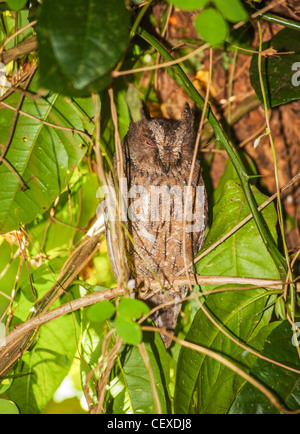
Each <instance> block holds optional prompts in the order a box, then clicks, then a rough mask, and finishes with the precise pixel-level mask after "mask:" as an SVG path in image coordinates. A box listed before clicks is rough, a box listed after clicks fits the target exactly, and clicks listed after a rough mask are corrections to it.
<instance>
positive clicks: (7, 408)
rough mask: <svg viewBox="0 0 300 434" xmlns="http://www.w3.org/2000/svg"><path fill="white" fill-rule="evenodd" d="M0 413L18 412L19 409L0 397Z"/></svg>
mask: <svg viewBox="0 0 300 434" xmlns="http://www.w3.org/2000/svg"><path fill="white" fill-rule="evenodd" d="M0 414H19V410H18V407H17V406H16V404H14V403H13V402H12V401H8V399H0Z"/></svg>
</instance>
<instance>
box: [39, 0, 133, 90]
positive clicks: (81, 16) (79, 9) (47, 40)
mask: <svg viewBox="0 0 300 434" xmlns="http://www.w3.org/2000/svg"><path fill="white" fill-rule="evenodd" d="M37 35H38V41H39V55H40V62H41V71H42V72H46V71H47V70H48V73H47V75H46V76H44V74H43V73H42V76H43V83H44V85H47V87H48V88H49V89H53V84H52V78H54V76H55V74H56V73H57V72H59V73H60V75H61V76H63V78H64V81H67V80H69V82H70V86H71V87H74V89H75V90H79V91H82V90H85V89H88V87H89V86H91V87H95V89H97V88H98V90H101V89H103V83H102V81H101V80H100V82H99V83H100V84H96V85H95V86H94V84H95V83H96V82H97V80H99V79H101V78H103V77H105V75H106V74H108V73H109V72H110V71H111V69H112V68H113V67H114V66H115V64H116V63H117V61H118V60H119V58H120V56H121V55H122V53H123V52H124V50H125V48H126V46H127V42H128V35H129V13H128V11H127V9H126V8H125V5H124V2H120V1H119V0H111V1H110V2H107V1H106V0H75V1H74V0H65V1H63V2H61V1H60V0H45V1H44V2H43V4H42V11H41V14H40V17H39V21H38V25H37ZM55 81H56V80H55ZM104 81H105V85H106V86H107V85H108V83H109V77H108V76H107V77H106V78H104ZM104 87H105V86H104Z"/></svg>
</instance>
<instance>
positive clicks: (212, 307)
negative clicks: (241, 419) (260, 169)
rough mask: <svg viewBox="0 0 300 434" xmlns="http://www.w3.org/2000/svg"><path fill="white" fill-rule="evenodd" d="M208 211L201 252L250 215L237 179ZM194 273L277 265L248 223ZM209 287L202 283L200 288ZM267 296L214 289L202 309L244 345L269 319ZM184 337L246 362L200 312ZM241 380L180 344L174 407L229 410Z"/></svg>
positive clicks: (261, 270) (269, 274)
mask: <svg viewBox="0 0 300 434" xmlns="http://www.w3.org/2000/svg"><path fill="white" fill-rule="evenodd" d="M253 192H254V195H255V198H256V200H257V202H258V203H262V202H263V201H264V200H265V196H264V195H263V194H261V193H260V192H259V191H258V190H257V189H256V188H253ZM213 214H214V220H213V225H212V227H211V230H210V232H209V234H208V236H207V239H206V242H205V246H204V248H203V250H205V249H206V248H207V247H209V246H210V245H211V244H212V243H214V242H215V241H217V240H218V239H219V238H221V236H222V235H224V234H225V233H227V232H228V231H229V230H230V229H232V228H233V227H234V226H235V225H236V224H237V223H238V222H240V221H241V220H242V219H243V218H244V217H246V216H247V215H248V214H249V208H248V205H247V202H246V200H245V197H244V194H243V191H242V189H241V187H240V185H239V184H238V182H236V181H229V182H227V183H226V184H225V187H224V190H223V194H222V195H220V198H219V200H218V202H217V203H216V205H215V207H214V212H213ZM263 215H264V217H265V220H266V221H267V223H268V225H269V228H270V230H271V232H272V234H273V236H274V238H276V232H275V224H276V212H275V209H274V206H273V205H271V206H269V207H268V208H266V209H265V210H264V212H263ZM197 271H198V273H200V274H203V275H231V276H245V277H260V278H263V277H265V278H278V272H277V269H276V267H275V265H274V263H273V261H272V259H271V258H270V256H269V254H268V252H267V249H266V247H265V246H264V244H263V242H262V240H261V238H260V235H259V233H258V230H257V228H256V226H255V224H254V222H252V221H250V222H249V223H247V224H246V225H245V226H244V227H242V228H241V229H240V230H239V231H237V232H236V233H235V234H234V235H232V236H231V237H230V238H229V239H227V240H226V241H225V242H223V243H222V244H221V245H219V246H218V247H217V248H216V249H215V250H213V251H212V252H211V253H210V254H208V255H207V256H205V257H204V258H203V260H202V261H201V262H200V264H199V265H198V266H197ZM213 288H215V287H212V286H202V287H201V289H202V290H204V291H205V290H208V289H210V290H211V289H213ZM269 294H270V292H267V291H265V290H262V289H260V290H247V291H228V292H224V293H216V294H212V295H210V296H209V297H207V299H206V300H205V307H206V309H207V310H208V311H209V312H210V314H211V315H212V316H213V317H214V318H215V320H217V322H218V323H219V325H221V327H223V328H224V329H226V330H227V331H228V330H229V331H230V332H231V334H232V335H233V336H235V337H238V338H239V339H241V340H242V341H243V342H247V343H249V342H251V340H252V339H254V338H255V336H256V335H257V333H258V332H259V330H260V329H261V328H262V327H264V326H265V325H266V324H267V323H268V321H269V319H270V315H271V311H272V310H271V309H269V310H267V311H266V312H265V313H264V312H263V309H264V308H265V305H266V303H267V301H268V296H269ZM202 301H203V302H204V300H202ZM187 340H188V341H191V342H194V343H197V344H199V345H202V346H205V347H207V348H210V349H213V350H215V351H217V352H221V354H223V355H226V356H228V357H229V358H231V359H233V360H234V361H236V362H237V363H238V364H242V366H244V367H247V366H248V365H249V360H247V357H248V356H249V354H248V353H247V352H246V353H245V351H244V350H243V349H241V348H240V347H238V346H237V345H236V344H234V343H233V342H232V341H230V340H229V339H228V338H227V337H225V336H224V335H223V334H222V333H221V331H220V330H219V329H218V328H217V327H215V326H214V325H213V324H212V323H211V321H210V320H209V319H208V318H207V317H206V315H205V314H204V313H203V312H202V311H201V310H199V311H198V313H197V315H196V316H195V319H194V321H193V324H192V326H191V328H190V331H189V333H188V334H187ZM251 360H252V359H251ZM242 381H243V380H242V379H241V378H239V377H237V376H236V375H235V374H234V373H233V372H231V371H230V370H229V369H228V368H225V367H224V366H223V365H221V364H220V363H218V362H216V361H214V360H212V359H210V358H208V357H206V356H205V355H202V354H200V353H196V352H194V351H191V350H189V349H187V348H182V350H181V353H180V356H179V360H178V367H177V379H176V391H175V411H177V412H178V413H188V412H189V411H196V412H199V413H224V412H226V411H228V408H229V407H230V405H231V403H232V401H233V399H234V398H235V396H236V394H237V392H238V390H239V387H240V385H241V384H242ZM193 409H194V410H193Z"/></svg>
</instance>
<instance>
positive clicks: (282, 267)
mask: <svg viewBox="0 0 300 434" xmlns="http://www.w3.org/2000/svg"><path fill="white" fill-rule="evenodd" d="M137 33H138V34H139V35H140V36H141V37H142V38H143V39H145V40H146V41H147V42H148V43H149V44H150V45H152V46H153V47H154V48H155V49H156V50H157V51H158V52H159V53H160V54H161V55H162V56H163V57H164V58H165V59H166V60H167V61H172V60H174V59H173V58H172V56H171V55H170V54H169V52H168V51H167V50H166V49H165V47H164V46H163V45H162V44H161V43H160V42H159V41H158V40H157V39H156V38H155V37H154V36H153V35H150V34H149V33H148V32H147V31H146V30H144V29H142V28H141V27H139V28H138V29H137ZM172 69H173V71H174V72H175V74H176V76H177V77H178V78H179V79H180V81H181V82H182V84H183V86H184V88H185V90H186V91H187V93H188V94H189V96H190V97H191V99H192V100H193V101H195V102H196V103H197V104H198V105H199V107H200V108H201V109H203V107H204V99H203V98H202V97H201V95H200V94H199V93H198V91H197V90H196V89H195V87H194V86H193V84H192V82H191V81H190V79H189V78H188V77H187V75H186V74H185V73H184V71H183V70H182V69H181V67H180V66H179V65H173V66H172ZM177 77H176V78H177ZM205 116H206V118H207V119H208V122H209V123H210V125H211V127H212V129H213V131H214V133H215V136H216V140H218V141H219V142H220V143H221V144H222V145H223V147H224V148H225V150H226V152H227V154H228V156H229V158H230V159H231V161H232V164H233V165H234V167H235V169H236V171H237V174H238V176H239V179H240V181H241V185H242V188H243V191H244V194H245V197H246V200H247V202H248V205H249V207H250V210H251V212H252V215H253V218H254V220H255V223H256V225H257V228H258V231H259V233H260V235H261V238H262V240H263V242H264V244H265V246H266V248H267V250H268V252H269V253H270V255H271V257H272V259H273V261H274V263H275V265H276V267H277V269H278V272H279V274H280V277H281V280H282V281H285V278H286V267H287V265H286V261H285V259H284V258H283V257H282V255H281V253H280V252H279V250H278V248H277V245H276V243H275V241H274V239H273V237H272V235H271V234H270V232H269V230H268V228H267V226H266V224H265V221H264V219H263V217H262V215H261V214H260V213H259V211H258V210H257V204H256V201H255V198H254V196H253V193H252V190H251V188H250V185H249V177H248V175H247V173H246V170H245V168H244V165H243V163H242V161H241V159H240V156H239V154H238V153H237V151H236V149H235V148H234V147H233V145H232V144H231V143H230V142H229V140H228V139H227V137H226V135H225V133H224V131H223V129H222V127H221V125H220V123H219V122H218V120H217V119H216V117H215V115H214V114H213V112H212V109H211V107H210V105H209V104H208V106H207V109H206V113H205Z"/></svg>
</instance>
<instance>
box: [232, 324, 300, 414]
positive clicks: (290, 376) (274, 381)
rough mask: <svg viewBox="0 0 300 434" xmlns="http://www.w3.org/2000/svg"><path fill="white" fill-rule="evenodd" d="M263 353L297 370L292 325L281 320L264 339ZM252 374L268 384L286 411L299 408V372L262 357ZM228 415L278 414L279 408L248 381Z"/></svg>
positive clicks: (298, 366) (299, 363)
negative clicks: (281, 366)
mask: <svg viewBox="0 0 300 434" xmlns="http://www.w3.org/2000/svg"><path fill="white" fill-rule="evenodd" d="M262 354H263V355H264V356H266V357H269V358H271V359H273V360H276V361H278V362H281V363H284V364H286V365H288V366H290V367H293V368H296V369H298V370H299V369H300V362H299V356H298V354H297V350H296V347H294V346H293V345H292V328H291V325H290V324H289V322H288V321H283V322H282V323H281V324H280V325H278V326H277V327H276V328H275V330H273V331H272V333H271V334H270V335H269V336H268V338H267V339H266V342H265V345H264V350H263V352H262ZM251 375H252V376H254V377H255V378H256V379H257V380H259V381H261V382H262V383H263V384H264V385H265V386H267V387H268V389H270V390H271V391H273V393H274V394H275V395H276V397H277V398H278V397H279V399H280V402H281V403H284V405H285V406H286V408H288V409H289V410H296V409H298V408H299V407H300V383H299V374H297V373H295V372H291V371H288V370H285V369H283V368H280V367H279V366H276V365H274V364H272V363H268V362H267V361H265V360H262V359H257V361H256V362H255V364H254V366H253V367H252V369H251ZM230 413H231V414H278V413H279V411H278V410H277V409H276V408H275V407H274V406H273V405H272V404H271V403H270V402H269V400H268V399H267V397H266V396H265V395H263V394H262V393H261V392H260V391H259V390H257V389H256V388H255V387H254V386H252V385H250V384H249V383H245V385H244V387H243V388H242V390H241V391H240V393H239V394H238V396H237V398H236V400H235V401H234V403H233V405H232V407H231V409H230Z"/></svg>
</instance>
